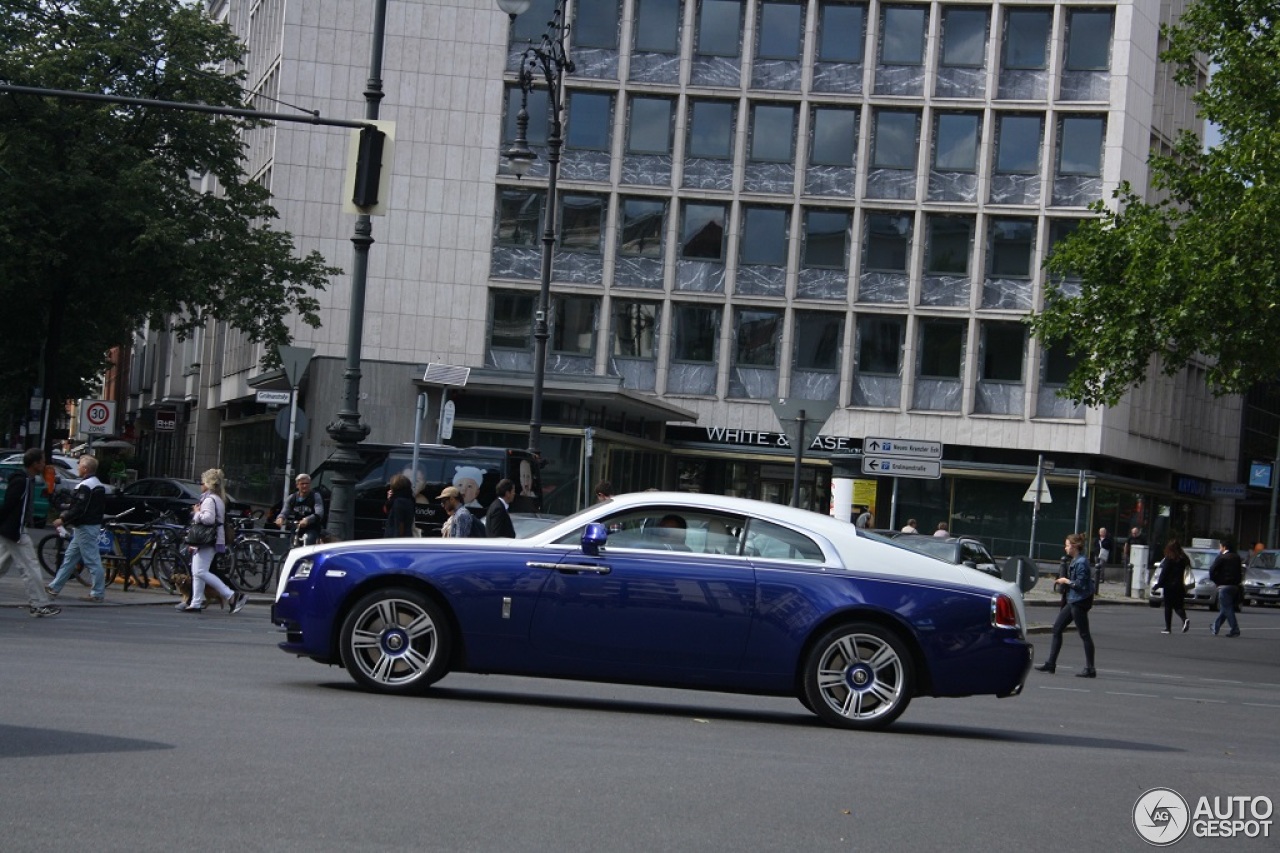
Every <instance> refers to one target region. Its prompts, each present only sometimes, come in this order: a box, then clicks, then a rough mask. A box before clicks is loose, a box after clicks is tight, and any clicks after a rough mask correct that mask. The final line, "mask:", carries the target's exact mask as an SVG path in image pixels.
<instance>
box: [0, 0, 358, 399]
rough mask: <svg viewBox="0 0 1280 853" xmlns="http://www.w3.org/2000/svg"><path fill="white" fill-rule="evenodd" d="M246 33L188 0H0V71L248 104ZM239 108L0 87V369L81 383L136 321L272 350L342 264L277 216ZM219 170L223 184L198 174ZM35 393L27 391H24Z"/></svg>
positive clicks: (76, 87) (21, 380)
mask: <svg viewBox="0 0 1280 853" xmlns="http://www.w3.org/2000/svg"><path fill="white" fill-rule="evenodd" d="M242 52H243V47H242V45H241V44H240V43H239V42H238V41H237V40H236V38H235V36H234V35H233V34H232V32H231V30H230V29H229V28H228V27H226V26H225V25H223V24H219V23H216V22H214V21H211V20H210V19H209V18H207V17H206V16H205V15H204V14H203V12H202V11H201V8H200V7H199V5H198V4H196V5H190V4H187V3H184V2H183V0H0V81H3V82H5V83H8V84H11V85H22V86H33V87H41V88H49V89H65V90H73V91H79V92H93V93H109V94H112V95H116V96H124V97H131V98H145V99H152V100H161V101H173V102H180V103H203V104H209V105H216V106H232V107H242V106H244V101H245V92H244V90H243V89H242V87H241V83H242V82H243V79H244V75H243V72H239V71H237V72H222V71H219V70H217V69H222V68H232V67H238V63H239V62H240V59H241V55H242ZM251 126H253V123H252V122H251V121H248V120H244V119H233V118H229V117H224V116H216V115H210V114H207V113H201V112H194V111H185V110H176V109H168V108H145V107H134V106H120V105H115V104H103V103H99V102H86V101H78V100H67V99H59V98H53V97H35V96H31V95H26V94H4V93H0V305H2V306H3V314H2V315H0V316H2V319H0V365H3V367H0V374H2V375H0V382H3V383H4V384H5V387H6V388H7V389H10V390H11V389H13V388H14V387H17V388H30V387H33V386H36V385H42V386H43V388H44V391H45V396H46V397H47V398H48V399H50V400H62V399H68V398H71V397H74V396H80V395H83V394H85V393H87V392H88V391H89V390H90V388H91V385H90V382H91V381H92V378H93V377H94V375H95V374H97V373H98V372H99V371H100V370H101V368H102V366H103V362H104V358H105V355H106V353H107V352H108V351H109V350H110V348H111V347H113V346H117V345H127V344H129V342H130V341H131V336H132V333H133V332H134V331H135V330H136V329H138V328H140V327H141V326H142V325H143V324H144V323H146V322H150V323H151V324H152V327H153V328H168V329H169V330H171V331H172V332H174V333H176V334H177V335H178V336H179V337H184V336H186V335H187V334H190V333H191V332H192V331H194V330H195V329H197V328H200V327H202V326H203V325H204V324H205V323H206V322H207V321H209V320H211V319H212V320H219V321H226V322H227V323H228V324H229V325H230V326H232V327H233V328H235V329H238V330H240V331H242V332H244V333H245V334H246V335H247V336H248V338H249V339H250V340H252V341H254V342H257V343H264V344H267V345H268V346H266V347H265V350H266V352H267V358H268V359H269V358H272V357H274V353H275V346H274V345H277V344H284V343H288V342H289V340H290V337H289V331H288V326H287V324H286V320H287V319H288V318H289V317H290V315H296V316H298V317H299V318H300V319H301V321H302V322H304V323H306V324H308V325H310V326H313V327H315V326H319V325H320V320H319V316H318V309H319V301H318V300H317V299H316V297H315V292H316V291H317V290H322V289H323V288H324V287H325V285H326V283H327V280H328V278H329V277H330V276H332V275H336V274H338V273H340V272H341V271H340V270H338V269H335V268H332V267H330V266H327V265H326V263H325V260H324V258H322V257H321V256H320V255H319V254H318V253H315V252H312V253H310V254H308V255H306V256H305V257H299V256H298V255H297V254H296V253H295V252H294V247H293V238H292V236H291V235H289V234H288V233H285V232H281V231H276V230H273V229H272V228H271V227H270V224H271V222H272V220H274V219H276V218H277V214H276V211H275V209H274V208H273V207H272V206H271V203H270V193H269V192H268V190H267V189H266V188H264V187H263V186H262V185H261V184H259V183H257V182H256V181H254V180H250V179H249V178H248V176H246V175H245V173H244V171H243V168H242V161H241V154H242V151H243V147H244V142H243V132H244V131H245V130H246V129H247V128H249V127H251ZM202 182H203V183H204V184H205V185H214V184H216V191H215V192H206V191H205V189H204V187H203V186H202V185H201V184H202ZM24 408H25V404H24Z"/></svg>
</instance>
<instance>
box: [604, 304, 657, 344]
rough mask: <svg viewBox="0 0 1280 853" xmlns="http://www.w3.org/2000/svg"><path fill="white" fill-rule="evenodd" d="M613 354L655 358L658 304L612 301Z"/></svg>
mask: <svg viewBox="0 0 1280 853" xmlns="http://www.w3.org/2000/svg"><path fill="white" fill-rule="evenodd" d="M612 310H613V348H612V352H613V355H615V356H617V357H619V358H656V357H657V355H658V334H657V332H658V304H657V303H656V302H630V301H625V300H619V299H614V300H613V309H612Z"/></svg>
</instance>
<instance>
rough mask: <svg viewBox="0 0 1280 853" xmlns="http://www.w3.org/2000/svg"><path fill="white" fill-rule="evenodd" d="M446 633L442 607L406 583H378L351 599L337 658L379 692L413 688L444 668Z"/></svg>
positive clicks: (420, 687)
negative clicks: (397, 585)
mask: <svg viewBox="0 0 1280 853" xmlns="http://www.w3.org/2000/svg"><path fill="white" fill-rule="evenodd" d="M451 645H452V638H451V636H450V634H449V623H448V621H447V620H446V619H445V617H444V613H443V611H442V610H441V609H440V607H439V606H438V605H437V604H436V603H435V602H433V601H431V599H429V598H427V597H426V596H425V595H423V594H421V593H419V592H417V591H415V590H411V589H394V588H393V589H381V590H377V591H376V592H372V593H370V594H369V595H366V596H365V597H364V598H362V599H360V600H359V601H358V602H356V605H355V607H353V608H351V611H350V612H349V613H348V614H347V618H346V619H345V620H344V621H343V623H342V634H341V639H340V647H341V649H340V650H341V654H342V664H343V666H345V667H346V668H347V672H348V673H350V675H351V677H352V678H353V679H355V681H356V683H357V684H360V685H361V686H363V687H365V688H367V689H369V690H376V691H378V692H379V693H416V692H420V691H422V690H424V689H426V688H427V687H429V686H430V685H432V684H434V683H435V682H437V681H439V680H440V679H441V678H443V677H444V676H445V674H446V673H447V672H448V667H449V652H450V648H451Z"/></svg>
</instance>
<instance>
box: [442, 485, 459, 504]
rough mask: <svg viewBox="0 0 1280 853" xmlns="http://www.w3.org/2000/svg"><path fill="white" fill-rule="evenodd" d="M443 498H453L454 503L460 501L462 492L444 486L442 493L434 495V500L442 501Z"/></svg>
mask: <svg viewBox="0 0 1280 853" xmlns="http://www.w3.org/2000/svg"><path fill="white" fill-rule="evenodd" d="M445 498H453V499H454V500H456V501H460V500H462V492H460V491H458V490H457V489H456V488H455V487H453V486H445V488H444V491H443V492H441V493H440V494H438V495H436V500H438V501H442V500H444V499H445Z"/></svg>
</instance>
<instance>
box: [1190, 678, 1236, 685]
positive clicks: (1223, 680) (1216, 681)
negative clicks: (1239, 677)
mask: <svg viewBox="0 0 1280 853" xmlns="http://www.w3.org/2000/svg"><path fill="white" fill-rule="evenodd" d="M1200 680H1201V681H1207V682H1209V683H1210V684H1244V682H1243V681H1236V680H1234V679H1231V678H1202V679H1200Z"/></svg>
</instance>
